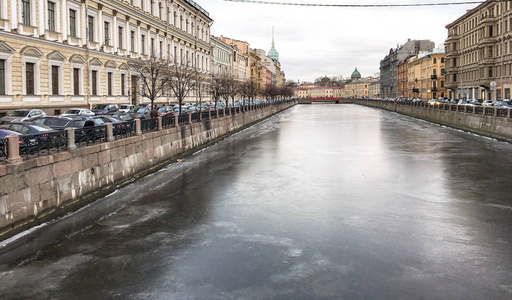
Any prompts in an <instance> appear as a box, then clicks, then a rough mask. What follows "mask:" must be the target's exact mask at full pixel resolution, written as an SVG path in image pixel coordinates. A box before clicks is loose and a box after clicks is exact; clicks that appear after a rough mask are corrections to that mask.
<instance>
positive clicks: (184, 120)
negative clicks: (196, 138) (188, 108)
mask: <svg viewBox="0 0 512 300" xmlns="http://www.w3.org/2000/svg"><path fill="white" fill-rule="evenodd" d="M187 123H188V114H181V115H178V124H179V125H184V124H187Z"/></svg>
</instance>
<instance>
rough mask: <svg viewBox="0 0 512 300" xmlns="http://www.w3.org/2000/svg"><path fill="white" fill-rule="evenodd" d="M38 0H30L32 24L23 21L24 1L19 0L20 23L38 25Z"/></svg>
mask: <svg viewBox="0 0 512 300" xmlns="http://www.w3.org/2000/svg"><path fill="white" fill-rule="evenodd" d="M36 2H37V1H36V0H30V24H24V23H23V3H22V2H21V0H18V7H19V10H18V20H20V24H23V25H28V26H32V27H37V24H36V15H38V12H37V7H36ZM45 15H46V14H45ZM45 27H46V26H45Z"/></svg>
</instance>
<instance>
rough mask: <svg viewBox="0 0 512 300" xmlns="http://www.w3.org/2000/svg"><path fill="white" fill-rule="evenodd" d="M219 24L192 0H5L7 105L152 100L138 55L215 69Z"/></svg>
mask: <svg viewBox="0 0 512 300" xmlns="http://www.w3.org/2000/svg"><path fill="white" fill-rule="evenodd" d="M211 24H212V19H211V18H210V17H209V14H208V12H206V11H205V10H204V9H203V8H201V7H200V6H199V5H198V4H197V3H195V2H194V1H192V0H173V1H167V0H117V1H115V0H103V1H99V0H84V1H75V0H12V1H6V0H0V110H3V111H6V110H12V109H17V108H22V107H38V108H42V109H44V110H46V111H47V112H48V113H58V112H60V110H61V109H65V108H66V107H76V106H80V107H90V106H92V105H94V104H97V103H107V102H108V103H128V102H131V103H135V104H137V103H140V102H142V101H145V100H146V99H141V98H140V97H138V92H137V89H138V84H137V74H134V73H133V72H132V71H131V70H130V68H129V66H128V62H129V61H130V59H137V58H140V59H145V58H148V57H149V56H150V54H153V55H155V56H158V57H161V58H165V59H169V60H170V61H171V62H172V63H185V62H188V63H190V64H192V65H193V66H195V67H196V68H197V69H199V70H200V72H201V73H204V74H208V73H209V72H210V25H211ZM171 98H172V95H171V96H167V97H166V98H165V99H158V100H157V102H162V103H164V102H168V101H171V100H172V99H171Z"/></svg>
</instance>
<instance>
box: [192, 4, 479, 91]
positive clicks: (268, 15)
mask: <svg viewBox="0 0 512 300" xmlns="http://www.w3.org/2000/svg"><path fill="white" fill-rule="evenodd" d="M275 1H280V0H275ZM197 2H198V4H199V5H201V6H202V7H203V8H205V9H206V10H207V11H208V12H209V13H210V17H211V18H213V19H214V24H213V26H212V34H213V35H215V36H220V35H224V36H227V37H230V38H234V39H238V40H244V41H247V42H248V43H249V44H250V45H251V48H260V49H263V50H265V51H268V50H270V47H271V41H272V27H274V28H275V42H276V49H277V51H278V52H279V55H280V56H279V58H280V61H281V66H282V68H283V70H284V71H285V73H286V77H287V79H293V80H300V81H313V80H314V79H315V78H317V77H320V76H324V75H327V76H337V75H343V76H350V74H351V73H352V71H353V70H354V67H357V68H358V70H359V71H360V72H361V74H362V75H363V76H369V75H373V74H375V73H377V72H378V71H379V64H380V60H381V59H383V58H384V57H385V56H386V54H387V53H388V52H389V49H390V48H394V47H396V46H397V44H404V43H405V42H407V39H408V38H410V39H430V40H432V41H434V42H435V43H436V46H439V44H441V43H444V40H445V39H446V37H447V31H446V29H445V25H446V24H448V23H451V22H453V21H455V20H456V19H457V18H459V17H460V16H462V15H463V14H464V13H465V12H466V10H467V9H469V8H473V7H475V6H476V5H474V4H473V5H462V6H443V7H419V8H365V9H363V8H334V7H304V6H281V5H263V4H250V3H236V2H227V1H222V0H197ZM281 2H301V3H313V2H316V3H334V4H336V3H340V2H339V1H333V0H324V1H320V0H317V1H314V0H312V1H305V0H296V1H291V0H285V1H281ZM427 2H428V1H427ZM436 2H451V1H448V0H436ZM343 3H344V4H363V3H364V4H372V3H379V4H381V3H383V1H373V0H357V1H356V0H354V1H344V2H343ZM385 3H389V4H393V3H395V4H397V3H399V4H403V3H426V2H425V1H424V0H421V1H407V0H386V2H385Z"/></svg>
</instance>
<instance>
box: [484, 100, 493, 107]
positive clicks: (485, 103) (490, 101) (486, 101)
mask: <svg viewBox="0 0 512 300" xmlns="http://www.w3.org/2000/svg"><path fill="white" fill-rule="evenodd" d="M482 106H492V100H485V101H484V102H482Z"/></svg>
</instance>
